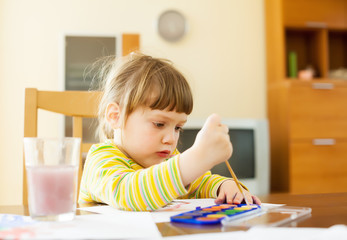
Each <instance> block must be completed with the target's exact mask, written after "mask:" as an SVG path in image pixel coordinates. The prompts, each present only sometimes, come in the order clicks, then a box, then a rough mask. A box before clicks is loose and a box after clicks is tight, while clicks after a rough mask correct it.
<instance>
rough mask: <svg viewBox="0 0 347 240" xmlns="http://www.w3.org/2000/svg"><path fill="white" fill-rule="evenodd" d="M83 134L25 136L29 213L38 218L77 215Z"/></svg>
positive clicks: (44, 219)
mask: <svg viewBox="0 0 347 240" xmlns="http://www.w3.org/2000/svg"><path fill="white" fill-rule="evenodd" d="M80 145H81V139H80V138H70V137H66V138H24V154H25V168H26V172H27V184H28V198H29V212H30V216H31V217H32V218H33V219H35V220H39V221H68V220H72V219H73V218H74V217H75V213H76V198H77V175H78V166H79V159H80Z"/></svg>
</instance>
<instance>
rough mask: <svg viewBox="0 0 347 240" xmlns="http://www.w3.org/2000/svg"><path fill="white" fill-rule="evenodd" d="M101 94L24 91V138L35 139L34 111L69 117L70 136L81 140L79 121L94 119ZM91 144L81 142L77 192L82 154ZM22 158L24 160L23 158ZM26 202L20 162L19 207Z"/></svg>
mask: <svg viewBox="0 0 347 240" xmlns="http://www.w3.org/2000/svg"><path fill="white" fill-rule="evenodd" d="M100 98H101V92H87V91H60V92H59V91H39V90H37V89H36V88H26V89H25V113H24V137H37V112H38V109H43V110H47V111H50V112H54V113H59V114H63V115H66V116H71V117H72V136H73V137H79V138H81V139H82V129H83V125H82V120H83V118H96V117H97V112H98V105H99V101H100ZM91 145H92V143H83V141H82V143H81V156H80V163H79V172H78V190H79V185H80V182H81V176H82V170H83V162H82V153H86V152H88V150H89V148H90V147H91ZM23 159H24V158H23ZM27 203H28V190H27V179H26V170H25V165H24V161H23V204H24V205H26V204H27Z"/></svg>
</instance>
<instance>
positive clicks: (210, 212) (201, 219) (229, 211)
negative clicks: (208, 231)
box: [170, 204, 262, 225]
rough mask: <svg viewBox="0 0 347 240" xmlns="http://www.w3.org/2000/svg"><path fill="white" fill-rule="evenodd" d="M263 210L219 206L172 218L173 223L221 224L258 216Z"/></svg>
mask: <svg viewBox="0 0 347 240" xmlns="http://www.w3.org/2000/svg"><path fill="white" fill-rule="evenodd" d="M261 211H262V209H261V207H260V206H259V205H256V204H250V205H246V204H238V205H234V204H219V205H213V206H209V207H204V208H201V207H197V208H196V209H195V210H193V211H189V212H184V213H181V214H178V215H175V216H171V218H170V219H171V222H177V223H188V224H202V225H210V224H219V223H221V221H222V220H223V219H228V220H231V219H240V218H243V217H246V216H251V215H256V214H257V213H259V212H261Z"/></svg>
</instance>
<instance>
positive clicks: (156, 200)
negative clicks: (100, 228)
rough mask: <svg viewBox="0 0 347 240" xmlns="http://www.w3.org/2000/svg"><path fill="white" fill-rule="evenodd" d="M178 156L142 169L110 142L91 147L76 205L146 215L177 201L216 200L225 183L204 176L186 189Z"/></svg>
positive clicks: (222, 179)
mask: <svg viewBox="0 0 347 240" xmlns="http://www.w3.org/2000/svg"><path fill="white" fill-rule="evenodd" d="M179 157H180V154H179V152H178V151H177V150H176V151H175V153H174V156H173V157H171V158H169V159H167V160H166V161H165V162H163V163H160V164H156V165H153V166H151V167H148V168H143V167H142V166H140V165H139V164H137V163H136V162H135V161H134V160H132V159H130V158H128V157H127V156H125V154H124V153H122V152H121V151H120V150H119V149H118V147H117V146H116V145H115V144H114V142H113V141H112V140H107V141H106V142H105V143H100V144H95V145H93V146H92V147H91V149H90V150H89V153H88V156H87V160H86V162H85V165H84V169H83V175H82V180H81V187H80V193H79V200H78V201H79V203H88V202H101V203H106V204H108V205H110V206H112V207H115V208H117V209H121V210H130V211H150V210H155V209H158V208H160V207H163V206H165V205H167V204H168V203H170V202H171V201H172V200H174V199H177V198H216V197H217V190H218V188H219V186H220V185H221V183H222V182H223V181H224V180H226V179H228V178H226V177H222V176H220V175H216V174H211V172H210V171H208V172H206V173H205V174H204V175H202V176H201V177H199V178H197V179H196V180H195V181H194V182H192V183H191V184H190V185H189V186H188V187H187V188H186V187H185V186H184V185H183V183H182V179H181V176H180V169H179V165H178V160H179Z"/></svg>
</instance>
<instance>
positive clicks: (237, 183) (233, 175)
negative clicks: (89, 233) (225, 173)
mask: <svg viewBox="0 0 347 240" xmlns="http://www.w3.org/2000/svg"><path fill="white" fill-rule="evenodd" d="M225 164H226V165H227V167H228V170H229V172H230V174H231V176H232V177H233V179H234V181H235V182H236V185H237V187H238V188H239V190H240V192H241V194H242V196H243V199H245V202H246V204H247V206H248V205H249V203H248V201H247V198H246V196H245V194H244V192H243V189H242V187H241V185H240V183H239V180H238V179H237V177H236V175H235V173H234V171H233V169H232V168H231V166H230V164H229V162H228V160H226V161H225Z"/></svg>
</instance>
